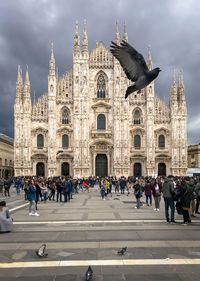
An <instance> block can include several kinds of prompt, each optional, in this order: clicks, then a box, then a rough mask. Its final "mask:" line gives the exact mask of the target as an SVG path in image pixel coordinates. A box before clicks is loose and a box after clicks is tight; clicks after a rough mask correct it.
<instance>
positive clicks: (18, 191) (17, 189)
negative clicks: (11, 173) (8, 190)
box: [16, 185, 20, 194]
mask: <svg viewBox="0 0 200 281" xmlns="http://www.w3.org/2000/svg"><path fill="white" fill-rule="evenodd" d="M16 191H17V194H19V193H20V186H19V185H17V186H16Z"/></svg>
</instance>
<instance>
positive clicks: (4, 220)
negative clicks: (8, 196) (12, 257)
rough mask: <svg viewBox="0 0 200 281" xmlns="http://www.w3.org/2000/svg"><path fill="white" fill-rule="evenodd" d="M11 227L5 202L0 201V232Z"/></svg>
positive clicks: (6, 230)
mask: <svg viewBox="0 0 200 281" xmlns="http://www.w3.org/2000/svg"><path fill="white" fill-rule="evenodd" d="M12 227H13V221H12V218H11V217H10V214H9V210H8V207H6V202H5V201H1V202H0V232H10V231H11V230H12Z"/></svg>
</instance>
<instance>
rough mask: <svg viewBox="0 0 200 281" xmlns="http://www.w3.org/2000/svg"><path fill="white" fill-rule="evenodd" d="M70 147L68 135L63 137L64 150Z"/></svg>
mask: <svg viewBox="0 0 200 281" xmlns="http://www.w3.org/2000/svg"><path fill="white" fill-rule="evenodd" d="M68 147H69V137H68V135H63V136H62V148H68Z"/></svg>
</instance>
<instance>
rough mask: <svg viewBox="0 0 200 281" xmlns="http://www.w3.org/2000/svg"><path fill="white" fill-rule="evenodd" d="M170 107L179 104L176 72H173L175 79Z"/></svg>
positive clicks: (171, 91) (173, 80)
mask: <svg viewBox="0 0 200 281" xmlns="http://www.w3.org/2000/svg"><path fill="white" fill-rule="evenodd" d="M169 102H170V106H173V105H175V104H176V103H177V85H176V77H175V70H174V71H173V79H172V85H171V90H170V100H169Z"/></svg>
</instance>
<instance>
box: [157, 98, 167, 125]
mask: <svg viewBox="0 0 200 281" xmlns="http://www.w3.org/2000/svg"><path fill="white" fill-rule="evenodd" d="M154 105H155V123H168V122H170V109H169V107H168V106H167V105H166V104H165V100H163V101H162V100H161V99H160V98H159V97H158V96H157V95H155V104H154Z"/></svg>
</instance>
